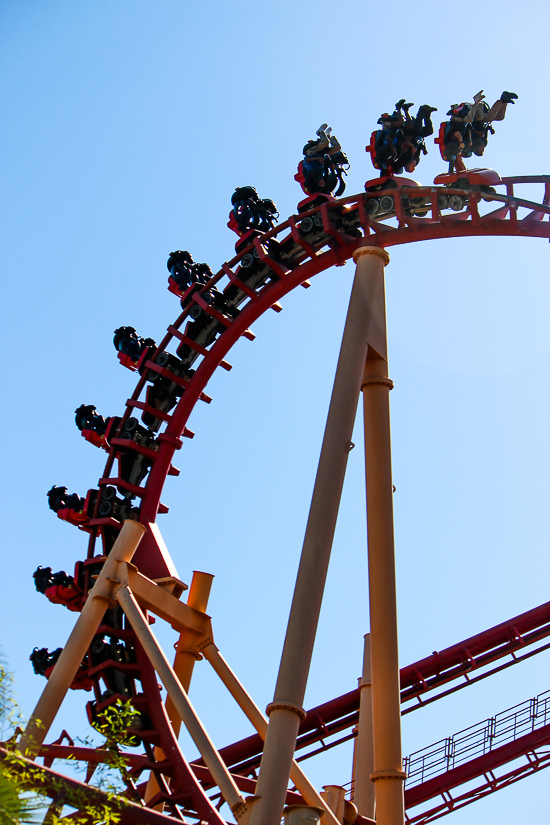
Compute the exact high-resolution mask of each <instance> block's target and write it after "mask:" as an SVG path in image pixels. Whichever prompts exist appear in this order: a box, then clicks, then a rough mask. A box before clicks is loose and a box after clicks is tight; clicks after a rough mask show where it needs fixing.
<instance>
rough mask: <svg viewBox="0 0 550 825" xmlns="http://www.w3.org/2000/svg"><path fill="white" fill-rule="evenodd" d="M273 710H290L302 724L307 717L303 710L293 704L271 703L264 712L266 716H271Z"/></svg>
mask: <svg viewBox="0 0 550 825" xmlns="http://www.w3.org/2000/svg"><path fill="white" fill-rule="evenodd" d="M274 710H290V711H291V712H292V713H295V714H296V715H297V716H299V717H300V721H301V722H303V721H304V719H305V718H306V716H307V713H306V712H305V710H304V709H303V708H302V707H301V706H300V705H297V704H296V703H295V702H271V703H270V704H269V705H268V706H267V707H266V709H265V712H266V713H267V715H268V716H271V714H272V713H273V711H274Z"/></svg>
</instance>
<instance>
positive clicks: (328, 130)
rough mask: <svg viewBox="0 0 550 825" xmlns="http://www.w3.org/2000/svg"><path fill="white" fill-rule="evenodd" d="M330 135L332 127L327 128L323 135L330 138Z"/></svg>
mask: <svg viewBox="0 0 550 825" xmlns="http://www.w3.org/2000/svg"><path fill="white" fill-rule="evenodd" d="M331 133H332V126H329V127H328V129H325V135H326V136H327V137H328V138H330V136H331Z"/></svg>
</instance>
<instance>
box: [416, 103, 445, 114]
mask: <svg viewBox="0 0 550 825" xmlns="http://www.w3.org/2000/svg"><path fill="white" fill-rule="evenodd" d="M420 108H421V109H423V110H424V111H425V112H428V114H431V113H432V112H437V107H436V106H427V105H426V104H424V105H423V106H421V107H420ZM447 114H449V113H448V112H447Z"/></svg>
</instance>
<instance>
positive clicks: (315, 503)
mask: <svg viewBox="0 0 550 825" xmlns="http://www.w3.org/2000/svg"><path fill="white" fill-rule="evenodd" d="M378 251H379V252H381V251H382V250H378ZM384 254H385V253H384ZM372 284H373V282H372V279H371V278H370V273H369V272H368V271H367V272H363V271H362V269H361V268H360V267H358V268H357V270H356V273H355V278H354V281H353V287H352V291H351V297H350V302H349V308H348V314H347V318H346V324H345V327H344V334H343V337H342V345H341V348H340V355H339V358H338V365H337V368H336V376H335V379H334V387H333V391H332V397H331V401H330V407H329V412H328V417H327V423H326V427H325V435H324V438H323V445H322V448H321V455H320V457H319V466H318V469H317V476H316V478H315V486H314V489H313V496H312V500H311V506H310V511H309V518H308V522H307V527H306V533H305V537H304V543H303V547H302V555H301V558H300V566H299V569H298V576H297V579H296V585H295V588H294V596H293V600H292V607H291V610H290V617H289V620H288V627H287V632H286V637H285V642H284V647H283V653H282V656H281V664H280V667H279V675H278V678H277V684H276V687H275V695H274V699H273V702H272V703H271V704H270V705H269V706H268V708H267V713H268V716H269V717H270V718H269V725H268V728H267V735H266V740H265V747H264V752H263V755H262V761H261V764H260V776H259V779H258V784H257V788H256V796H257V799H256V800H255V802H254V804H253V806H252V812H251V817H250V825H280V821H281V815H282V811H283V806H284V802H285V793H286V788H287V784H288V779H289V775H290V769H291V765H292V757H293V753H294V748H295V746H296V736H297V733H298V728H299V725H300V721H301V720H302V719H303V718H304V716H305V714H304V711H303V709H302V703H303V699H304V694H305V690H306V684H307V678H308V674H309V667H310V662H311V656H312V652H313V644H314V641H315V634H316V632H317V624H318V621H319V613H320V610H321V602H322V599H323V591H324V588H325V581H326V576H327V571H328V564H329V559H330V552H331V549H332V541H333V537H334V530H335V527H336V518H337V515H338V508H339V506H340V498H341V494H342V487H343V484H344V476H345V472H346V466H347V460H348V454H349V451H350V449H351V437H352V433H353V425H354V422H355V415H356V412H357V403H358V400H359V392H360V386H361V375H362V373H363V368H364V365H365V360H366V356H367V348H368V342H369V330H370V327H371V319H372V317H373V316H372V314H371V311H370V307H371V305H372V303H373V300H374V298H375V296H374V295H373V294H371V286H372ZM374 286H375V287H376V286H377V285H376V284H374Z"/></svg>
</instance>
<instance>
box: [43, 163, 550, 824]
mask: <svg viewBox="0 0 550 825" xmlns="http://www.w3.org/2000/svg"><path fill="white" fill-rule="evenodd" d="M534 184H539V185H542V186H543V187H544V194H543V196H542V199H541V202H540V203H536V202H534V201H531V200H527V199H524V198H521V197H518V196H517V192H516V191H515V190H516V189H517V188H518V187H520V186H524V185H529V186H531V185H534ZM503 185H504V187H505V190H506V193H505V194H504V193H503V194H500V193H495V194H487V193H483V194H482V193H480V192H473V191H471V190H462V189H448V188H447V189H445V188H442V187H436V186H427V187H420V188H414V189H412V188H411V189H406V188H402V189H391V190H387V192H386V193H385V194H387V195H391V197H392V198H393V199H394V215H393V217H390V216H386V217H385V218H384V219H383V220H380V219H379V220H375V219H371V218H369V217H368V212H367V204H368V201H369V199H371V198H372V197H374V195H373V194H372V193H367V194H359V195H352V196H350V197H347V198H344V199H342V200H339V201H335V202H331V203H324V204H323V205H322V206H317V207H316V208H315V209H311V210H310V211H308V212H302V213H300V214H299V215H294V216H292V217H291V218H289V219H288V220H287V221H285V222H284V223H282V224H280V225H278V226H276V227H274V228H273V229H272V230H271V231H270V232H268V233H266V234H265V235H263V236H261V237H260V238H256V239H255V240H254V241H252V242H251V243H250V244H249V245H248V246H245V247H244V248H241V249H240V251H239V254H238V255H236V256H235V257H233V258H232V259H231V260H230V261H229V263H224V264H223V265H222V267H221V268H220V270H219V271H218V272H217V273H216V274H215V275H213V276H212V278H211V279H210V281H209V282H208V283H207V284H205V285H204V286H203V287H201V289H200V290H199V291H198V292H197V293H196V294H195V296H193V298H192V300H191V302H190V303H189V304H188V305H187V306H186V308H185V310H184V311H183V312H182V313H181V314H180V315H179V317H178V318H177V320H176V321H175V322H174V323H173V324H172V325H170V326H169V328H168V332H167V333H166V335H165V337H164V338H163V340H162V341H161V342H160V344H159V346H158V348H157V350H156V352H155V353H154V355H153V356H152V359H151V366H150V367H147V369H146V370H145V372H144V375H143V376H142V377H141V378H140V379H139V381H138V384H137V386H136V389H135V391H134V394H133V395H132V397H131V398H130V399H129V400H128V401H127V403H126V412H125V413H124V416H123V419H122V420H123V422H124V421H125V420H126V419H127V418H128V417H129V416H130V415H133V413H134V410H139V409H141V410H143V409H145V411H146V412H153V413H155V415H156V417H157V419H159V421H160V422H161V426H160V432H159V433H158V435H157V438H156V447H158V449H156V450H155V451H154V457H153V458H152V464H151V467H150V471H149V473H148V475H147V476H146V479H145V481H144V482H143V483H142V484H141V485H140V486H135V485H134V486H132V485H128V484H127V483H126V482H124V481H123V479H120V478H119V476H118V475H116V474H114V473H113V467H114V466H115V461H116V457H117V452H118V450H119V444H117V443H116V439H114V440H113V442H114V443H113V444H112V446H111V449H110V453H109V457H108V460H107V464H106V467H105V470H104V472H103V474H102V477H101V479H100V482H99V494H98V496H97V500H96V504H95V507H94V512H93V515H92V518H91V520H90V521H89V523H88V524H86V525H85V526H84V527H83V529H85V530H86V531H87V532H88V533H89V544H88V558H89V559H92V558H95V557H97V558H98V561H100V560H101V559H102V558H103V553H104V552H105V551H106V550H107V549H108V548H102V549H101V550H99V552H97V551H96V547H95V545H96V539H97V537H98V535H99V534H100V533H101V530H102V529H104V528H105V526H106V525H105V523H106V522H107V526H108V528H109V529H111V530H117V529H120V527H121V524H120V523H118V522H117V521H115V520H114V519H103V520H102V519H100V518H98V512H99V510H98V508H99V504H100V502H101V496H102V491H103V490H104V489H105V487H106V486H108V485H110V484H111V485H114V486H115V487H119V489H126V490H128V491H129V492H130V493H132V494H134V495H136V496H137V498H138V501H139V507H140V509H139V520H140V521H141V522H142V523H143V524H145V525H147V524H149V523H154V522H155V520H156V516H157V513H162V512H166V511H167V508H166V507H164V505H162V504H161V500H160V499H161V493H162V490H163V487H164V483H165V480H166V478H167V476H168V475H175V474H177V471H176V470H175V469H174V468H173V467H172V460H173V457H174V453H175V451H176V450H178V449H180V448H181V446H182V440H181V439H182V436H192V434H191V433H190V432H189V431H188V430H187V429H186V425H187V422H188V420H189V416H190V414H191V412H192V410H193V409H194V406H195V404H196V403H197V401H198V400H203V401H209V400H210V399H209V398H208V396H206V395H205V393H204V390H205V388H206V386H207V384H208V381H209V380H210V378H211V377H212V375H213V373H214V372H215V370H216V369H217V368H218V367H222V368H225V369H230V365H229V364H227V362H226V361H225V358H226V356H227V354H228V352H229V351H230V349H231V348H232V346H233V345H234V344H235V343H236V342H237V341H238V340H239V338H240V337H241V336H244V337H247V338H249V339H252V338H253V337H254V336H253V335H252V334H251V333H250V330H249V327H250V326H251V325H252V324H253V323H254V322H255V321H256V320H258V318H259V317H260V316H261V315H262V314H263V313H264V312H266V311H267V310H268V309H275V310H277V311H278V310H280V308H281V307H280V306H279V304H278V301H279V300H280V299H281V298H282V297H284V296H285V295H286V294H288V293H289V292H290V291H291V290H293V289H295V288H296V287H297V286H300V285H303V286H307V285H308V283H307V282H308V279H309V278H311V277H313V276H314V275H317V274H319V273H321V272H323V271H325V270H327V269H329V268H330V267H332V266H339V265H342V264H343V263H345V261H347V260H348V259H350V258H351V256H352V255H353V252H354V251H355V250H356V249H357V248H358V247H360V246H362V245H365V244H367V245H371V246H380V247H390V246H395V245H401V244H406V243H416V242H418V241H423V240H431V239H436V238H460V237H476V236H477V237H481V236H495V237H505V236H509V237H532V238H545V239H547V240H550V221H549V217H550V176H532V177H516V178H505V179H503ZM383 194H384V193H383V192H377V193H376V196H377V197H380V196H381V195H383ZM442 194H445V195H451V194H456V195H458V196H459V197H460V198H462V200H463V203H464V206H463V209H462V210H461V211H458V212H455V213H453V214H449V213H448V212H446V211H445V210H442V209H441V208H440V204H441V203H442V201H441V200H440V196H441V195H442ZM409 198H414V199H419V198H420V199H421V200H422V202H423V204H424V209H423V210H422V212H423V217H418V216H415V215H414V213H413V210H411V209H410V207H409V206H408V204H409V203H410V201H409V200H408V199H409ZM482 200H483V201H486V202H488V204H489V205H488V206H487V205H486V204H485V205H483V204H482ZM311 217H313V218H315V217H316V218H317V222H316V224H315V225H316V226H317V228H318V231H317V230H316V234H315V237H311V236H310V235H309V234H308V231H307V230H305V228H303V227H302V223H303V221H304V219H306V218H311ZM388 218H389V220H388ZM304 227H305V224H304ZM270 241H271V242H272V243H271V248H273V247H274V246H276V247H277V248H285V249H288V248H290V249H291V254H289V256H287V262H286V263H285V260H284V259H281V258H280V257H279V258H277V256H276V255H273V254H272V253H271V251H270V248H268V244H269V242H270ZM252 252H254V253H255V255H256V258H257V259H259V260H260V261H261V262H262V265H265V266H267V268H268V271H269V273H270V276H269V279H267V278H266V279H264V281H263V285H262V286H261V288H258V289H253V288H251V287H250V286H249V285H248V284H246V277H247V275H246V272H245V270H244V268H243V267H242V266H241V261H242V259H243V257H244V255H246V254H249V253H252ZM266 280H267V283H266V282H265V281H266ZM230 285H232V287H236V288H237V289H239V290H240V291H241V293H242V295H241V300H240V302H239V303H240V305H241V309H240V311H239V312H238V314H237V315H236V317H235V318H227V317H223V318H219V317H218V316H219V314H216V310H214V309H213V308H211V307H209V306H208V305H207V304H206V302H205V301H204V299H203V298H202V295H203V294H204V293H205V292H206V291H207V290H209V289H211V288H212V287H214V286H218V287H219V288H220V289H226V288H227V287H229V286H230ZM195 304H198V305H199V306H200V307H201V308H202V309H203V311H205V312H206V313H207V315H210V316H211V317H213V318H216V319H217V320H218V321H223V327H224V329H223V331H222V332H221V334H220V335H219V337H218V338H217V340H216V341H215V342H214V343H213V344H212V345H211V346H210V347H209V348H204V347H200V346H198V345H193V342H192V341H190V339H189V338H188V337H187V336H186V327H185V323H186V322H187V320H188V318H189V314H190V311H191V309H192V307H193V306H194V305H195ZM182 340H183V341H184V343H185V344H188V345H191V346H192V348H193V349H195V352H196V353H197V358H196V361H195V364H194V367H195V368H196V371H195V372H194V374H193V375H192V377H190V379H189V380H188V382H187V380H186V381H185V384H186V386H185V389H184V391H183V392H182V394H181V397H180V398H179V401H178V402H177V404H176V406H175V408H174V409H173V411H171V412H169V413H166V412H159V411H156V410H154V409H149V410H148V409H147V404H146V403H144V401H143V400H140V397H141V396H142V394H143V391H144V389H145V387H146V383H147V377H146V376H147V372H148V369H149V368H150V369H153V370H155V369H156V370H157V371H158V366H157V365H156V363H152V362H154V361H155V358H156V356H157V354H158V353H160V352H161V351H164V350H166V349H167V348H168V346H169V345H170V343H171V342H174V341H175V343H176V344H179V343H180V342H181V341H182ZM166 373H167V371H166V370H164V371H162V374H163V375H165V377H170V373H169V372H168V374H166ZM173 378H174V382H175V383H178V382H179V383H180V386H181V379H178V378H177V377H176V376H173ZM134 563H135V564H136V566H137V567H138V568H139V570H140V571H141V572H142V573H143V574H144V575H146V576H148V577H150V578H153V579H158V578H161V577H163V576H166V575H170V571H169V570H168V567H167V563H166V561H165V559H164V557H163V554H162V549H161V548H160V547H159V546H158V544H157V542H156V539H155V537H154V535H153V533H152V532H151V531H149V532H148V533H147V534H146V536H145V537H144V540H143V541H142V542H141V544H140V546H139V548H138V551H137V553H136V555H135V557H134ZM537 611H543V614H544V615H542V614H541V615H539V614H538V613H537ZM544 611H548V605H544V606H542V607H541V608H537V609H536V611H530V614H531V613H533V614H535V613H537V615H536V616H532V617H531V618H530V619H526V620H525V624H524V625H523V624H521V622H520V621H519V620H520V619H522V617H517V619H518V621H516V622H515V624H514V627H513V629H511V628H510V623H505V625H499V626H498V628H493V631H495V634H494V635H493V636H491V635H490V634H491V633H492V632H493V631H487V632H486V634H480V635H479V637H473V640H468V642H467V643H464V644H463V645H459V646H455V647H454V648H449V649H448V651H444V652H443V653H441V654H437V655H436V654H434V656H433V657H428V658H427V659H425V660H423V661H422V662H420V663H416V664H415V665H413V666H411V668H409V669H407V668H405V669H404V671H402V690H403V691H404V693H405V694H406V697H405V698H406V699H415V698H416V699H417V700H419V699H420V697H421V695H422V694H423V693H425V692H426V691H429V690H434V689H435V688H436V687H440V686H441V685H443V684H445V683H447V682H450V681H453V680H456V679H457V678H458V677H459V676H466V677H467V676H468V674H469V672H470V671H471V670H472V669H474V668H475V667H480V666H481V664H482V663H483V664H487V663H490V662H492V661H496V660H497V659H498V658H501V657H502V656H504V655H505V654H508V653H510V654H512V655H513V654H514V651H515V650H518V649H519V648H520V647H521V646H522V644H532V643H533V642H534V641H536V639H535V636H537V634H539V635H538V636H537V639H538V638H543V637H544V636H545V635H547V633H546V632H543V625H544V624H548V621H549V619H548V615H547V612H544ZM530 614H524V616H523V618H525V617H527V616H528V615H530ZM530 622H531V624H529V623H530ZM496 631H498V632H496ZM124 632H127V631H124ZM487 634H489V635H487ZM531 636H532V637H533V638H532V640H531V639H530V637H531ZM482 637H483V638H482ZM527 639H530V640H529V641H527ZM474 640H477V642H476V643H474ZM136 650H137V651H138V653H139V646H138V645H136ZM137 669H138V670H139V675H138V676H137V678H138V679H139V680H140V681H141V684H142V686H143V690H144V693H143V694H140V697H139V699H140V702H141V706H140V710H142V711H144V712H146V713H147V715H148V716H149V717H150V719H151V722H152V725H153V728H154V731H155V732H156V735H157V741H158V742H160V743H161V745H162V749H163V751H164V753H165V755H166V756H165V761H164V762H163V763H156V764H155V763H154V757H153V755H152V749H151V747H149V748H147V747H146V751H147V760H146V763H143V762H141V763H139V764H138V763H137V762H136V764H135V765H134V768H135V771H136V773H137V774H139V772H140V771H141V770H143V769H144V767H145V764H146V765H147V769H151V768H152V769H153V771H154V772H155V775H157V774H158V775H159V776H161V775H163V770H164V772H165V773H166V775H167V776H169V777H170V780H171V785H170V786H169V785H168V783H166V782H164V784H163V786H162V787H163V789H161V793H160V795H157V797H155V798H154V799H153V800H150V801H149V803H148V804H149V805H154V804H157V803H158V802H159V801H165V802H166V804H167V805H168V807H169V809H170V810H171V813H172V814H173V816H172V818H174V817H175V818H176V819H181V813H180V809H179V807H176V806H180V807H182V809H184V811H185V815H186V816H195V817H197V818H199V819H201V820H202V821H205V822H209V823H211V825H214V824H215V825H221V823H223V821H224V820H223V818H222V817H221V815H220V813H219V812H218V811H217V810H216V808H215V807H214V805H213V802H212V801H211V799H209V798H208V796H207V795H206V793H205V788H206V787H210V786H211V782H209V781H208V777H204V771H203V769H202V768H201V766H200V765H199V764H197V765H195V766H189V765H188V763H187V762H186V760H185V758H184V756H183V754H182V753H181V750H180V748H179V745H178V743H177V740H176V738H175V737H174V734H173V731H172V728H171V726H170V724H169V721H168V718H167V716H166V712H165V710H164V707H163V704H162V700H161V694H160V691H159V689H158V686H157V679H156V674H155V672H154V670H153V668H152V666H151V664H150V663H149V662H148V660H147V658H146V657H144V656H143V655H141V654H140V655H138V662H137ZM356 710H357V692H356V691H352V692H351V693H350V694H346V695H345V696H343V697H339V698H338V699H335V700H333V701H332V702H329V703H327V705H323V706H320V708H316V709H314V710H313V711H310V713H309V714H308V719H306V721H305V723H304V724H305V725H306V726H308V727H307V729H303V730H302V732H301V735H305V734H308V732H314V731H315V735H316V737H317V738H316V739H312V740H311V741H317V740H318V739H319V738H321V737H319V736H318V731H319V727H321V728H322V727H323V725H326V724H328V723H332V722H336V723H338V724H342V726H343V727H341V728H340V729H344V727H347V726H348V725H347V722H345V720H346V716H349V715H350V714H351V716H353V715H354V714H355V713H356ZM319 720H322V722H321V723H320V722H319ZM342 720H344V721H342ZM344 722H345V724H344ZM350 724H353V722H350ZM254 739H255V737H250V739H249V740H244V742H245V743H247V744H246V745H245V744H243V743H236V744H235V745H233V746H230V749H226V750H225V754H224V755H225V756H226V758H227V760H228V764H229V765H230V766H231V765H234V764H236V763H242V760H243V759H247V758H248V759H250V754H257V753H259V750H258V745H259V743H258V742H257V741H255V742H254V744H253V746H252V744H251V742H250V740H254ZM300 746H301V745H300ZM53 747H54V746H53V745H50V746H44V751H43V753H44V755H46V754H49V757H50V758H51V756H52V753H53V751H52V750H51V748H53ZM55 747H57V746H55ZM48 748H49V749H50V750H48ZM47 758H48V757H47ZM90 761H91V762H93V761H94V760H93V759H91V760H90ZM50 764H51V763H50ZM193 771H194V772H193ZM239 781H241V782H242V781H245V777H243V776H242V775H241V777H240V780H239ZM246 781H247V782H250V781H251V780H246ZM139 787H141V786H139ZM167 818H168V817H166V816H163V815H161V814H158V813H157V812H155V811H153V810H151V809H150V808H148V809H147V808H142V809H141V810H140V814H139V818H136V819H135V820H133V821H136V822H137V821H143V822H151V823H154V822H159V823H160V821H161V820H162V821H165V820H166V819H167ZM123 821H125V820H123Z"/></svg>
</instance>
